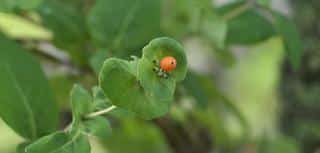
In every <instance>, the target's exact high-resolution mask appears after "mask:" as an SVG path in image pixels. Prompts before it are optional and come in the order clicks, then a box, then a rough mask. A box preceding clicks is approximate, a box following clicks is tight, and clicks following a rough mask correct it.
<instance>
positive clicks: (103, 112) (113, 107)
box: [86, 105, 117, 118]
mask: <svg viewBox="0 0 320 153" xmlns="http://www.w3.org/2000/svg"><path fill="white" fill-rule="evenodd" d="M115 108H117V106H114V105H112V106H110V107H109V108H106V109H103V110H101V111H97V112H93V113H90V114H88V115H87V116H86V118H94V117H96V116H100V115H103V114H107V113H109V112H110V111H112V110H114V109H115Z"/></svg>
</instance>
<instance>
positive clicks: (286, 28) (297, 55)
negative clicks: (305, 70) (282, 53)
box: [273, 13, 303, 69]
mask: <svg viewBox="0 0 320 153" xmlns="http://www.w3.org/2000/svg"><path fill="white" fill-rule="evenodd" d="M273 15H274V17H275V27H276V30H277V32H278V33H279V34H280V35H281V36H282V37H283V40H284V42H285V44H286V51H287V55H288V57H289V61H290V63H291V64H292V66H293V68H294V69H298V68H299V67H300V64H301V55H302V51H303V44H302V40H301V37H300V34H299V32H298V29H297V27H296V25H295V24H294V23H293V22H292V21H290V20H289V19H287V18H286V17H285V16H283V15H281V14H279V13H274V14H273Z"/></svg>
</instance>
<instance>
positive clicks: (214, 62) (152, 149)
mask: <svg viewBox="0 0 320 153" xmlns="http://www.w3.org/2000/svg"><path fill="white" fill-rule="evenodd" d="M31 1H32V2H31ZM31 1H26V4H21V6H20V5H18V4H20V3H19V2H18V1H16V0H12V1H11V0H1V1H0V10H1V13H0V33H2V34H4V35H5V37H7V38H8V39H11V40H14V41H16V42H17V43H19V44H20V45H21V46H22V47H24V48H25V49H26V50H28V51H30V53H31V54H32V55H33V56H35V57H36V58H37V59H38V60H39V61H40V63H41V66H42V68H43V70H44V72H45V74H46V76H47V78H48V80H49V83H50V85H51V87H52V89H53V92H54V94H55V97H56V102H57V104H58V105H59V108H60V116H61V117H60V126H61V129H63V128H64V127H65V126H66V125H67V124H68V123H69V122H70V121H71V115H70V107H69V92H70V89H71V88H72V86H73V84H74V83H81V84H83V85H84V86H86V87H87V88H88V89H90V87H92V86H93V85H95V84H96V83H97V77H96V74H95V71H97V69H98V68H97V65H99V63H101V62H102V61H103V60H105V59H106V58H108V57H112V56H116V57H120V58H124V59H128V58H129V56H130V55H138V56H139V55H140V54H141V48H142V47H143V46H144V45H145V44H146V43H148V41H149V40H151V39H152V38H155V37H158V36H170V37H173V38H175V39H177V40H178V41H180V42H181V43H182V44H183V46H184V47H185V50H186V53H187V55H188V61H189V69H190V71H189V73H188V76H187V78H186V80H185V81H184V82H182V83H180V85H179V86H178V87H177V92H176V100H175V102H174V104H173V105H172V108H171V110H170V113H169V114H168V115H166V116H164V117H162V118H159V119H155V120H152V121H143V120H140V119H138V118H136V117H132V116H130V115H120V116H119V115H113V114H111V115H106V117H107V118H109V119H110V120H111V123H112V127H113V133H112V136H111V137H110V138H109V139H106V140H97V139H95V138H91V139H90V140H91V141H90V142H91V144H92V149H93V150H92V153H319V152H320V52H319V49H320V1H319V0H257V1H250V0H249V1H241V0H238V1H237V0H214V1H209V0H161V1H160V0H148V1H146V0H141V3H142V4H139V5H143V11H141V12H140V14H138V15H137V17H136V18H133V20H134V24H131V25H129V26H131V27H132V28H131V29H130V28H129V29H130V30H128V31H124V32H123V35H124V38H123V40H122V41H121V43H118V44H117V45H114V44H113V46H112V45H111V43H110V40H109V39H111V37H112V36H110V37H109V35H112V34H113V33H117V32H119V31H118V29H117V27H119V23H121V22H122V21H118V20H119V19H120V18H121V15H122V12H126V9H127V7H129V6H130V5H131V3H132V2H135V1H134V0H132V1H130V0H127V1H126V0H118V1H117V2H115V3H114V5H120V4H121V7H114V6H113V5H111V6H110V5H105V4H109V3H108V1H110V0H105V1H104V0H42V1H41V0H31ZM155 1H156V2H155ZM21 2H22V1H21ZM153 2H155V3H157V4H156V5H154V4H153ZM33 3H34V4H33ZM36 3H37V5H35V4H36ZM118 3H119V4H118ZM247 4H249V5H248V6H247ZM226 5H227V6H226ZM22 6H26V7H22ZM117 8H118V9H117ZM119 8H121V9H119ZM157 9H158V10H159V12H158V13H159V18H154V16H157V14H156V13H157V11H154V10H157ZM269 10H273V11H277V12H281V14H283V15H284V16H286V17H287V18H289V19H290V20H291V21H292V22H293V23H294V25H295V26H296V27H297V29H298V32H299V35H300V39H301V40H302V46H303V47H302V48H301V50H299V51H300V53H297V54H299V58H298V60H299V61H300V62H299V61H298V62H297V61H295V62H293V63H292V60H291V59H290V56H288V53H287V51H286V48H285V43H284V41H283V38H282V37H281V36H279V35H278V34H277V33H275V32H274V30H273V28H272V26H273V24H272V22H273V19H272V17H271V16H270V13H266V12H267V11H269ZM208 11H209V12H212V13H206V12H208ZM204 12H205V13H204ZM142 16H146V17H142ZM221 20H223V21H221ZM207 23H209V24H207ZM120 32H121V31H120ZM289 33H290V32H289ZM110 46H112V47H110ZM295 63H300V64H296V65H299V66H296V65H295ZM98 67H99V66H98ZM0 75H1V72H0ZM44 109H50V108H44ZM21 117H22V118H23V116H21ZM23 141H24V140H23V139H22V138H21V137H19V136H18V135H17V134H16V133H14V132H13V130H11V129H10V128H9V127H8V126H7V125H6V124H5V123H4V122H2V121H1V123H0V153H15V152H16V147H17V145H18V144H20V143H22V142H23Z"/></svg>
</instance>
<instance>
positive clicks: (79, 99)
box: [71, 85, 93, 125]
mask: <svg viewBox="0 0 320 153" xmlns="http://www.w3.org/2000/svg"><path fill="white" fill-rule="evenodd" d="M92 101H93V99H92V97H91V95H90V93H89V92H88V91H87V90H85V89H84V88H83V87H81V86H79V85H74V87H73V89H72V91H71V106H72V116H73V124H76V125H77V124H78V123H79V122H80V121H81V119H82V117H83V116H84V115H86V114H88V113H90V112H91V110H92V109H93V108H92Z"/></svg>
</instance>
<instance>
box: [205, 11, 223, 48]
mask: <svg viewBox="0 0 320 153" xmlns="http://www.w3.org/2000/svg"><path fill="white" fill-rule="evenodd" d="M201 25H202V30H201V31H202V34H203V35H204V36H206V37H207V38H208V39H209V41H210V42H212V43H213V44H214V45H215V46H216V47H217V48H219V49H223V48H224V47H225V40H226V37H227V30H228V26H227V23H226V22H225V21H224V20H222V19H220V18H219V17H217V16H214V15H209V16H208V18H206V19H205V20H204V21H203V23H202V24H201Z"/></svg>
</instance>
